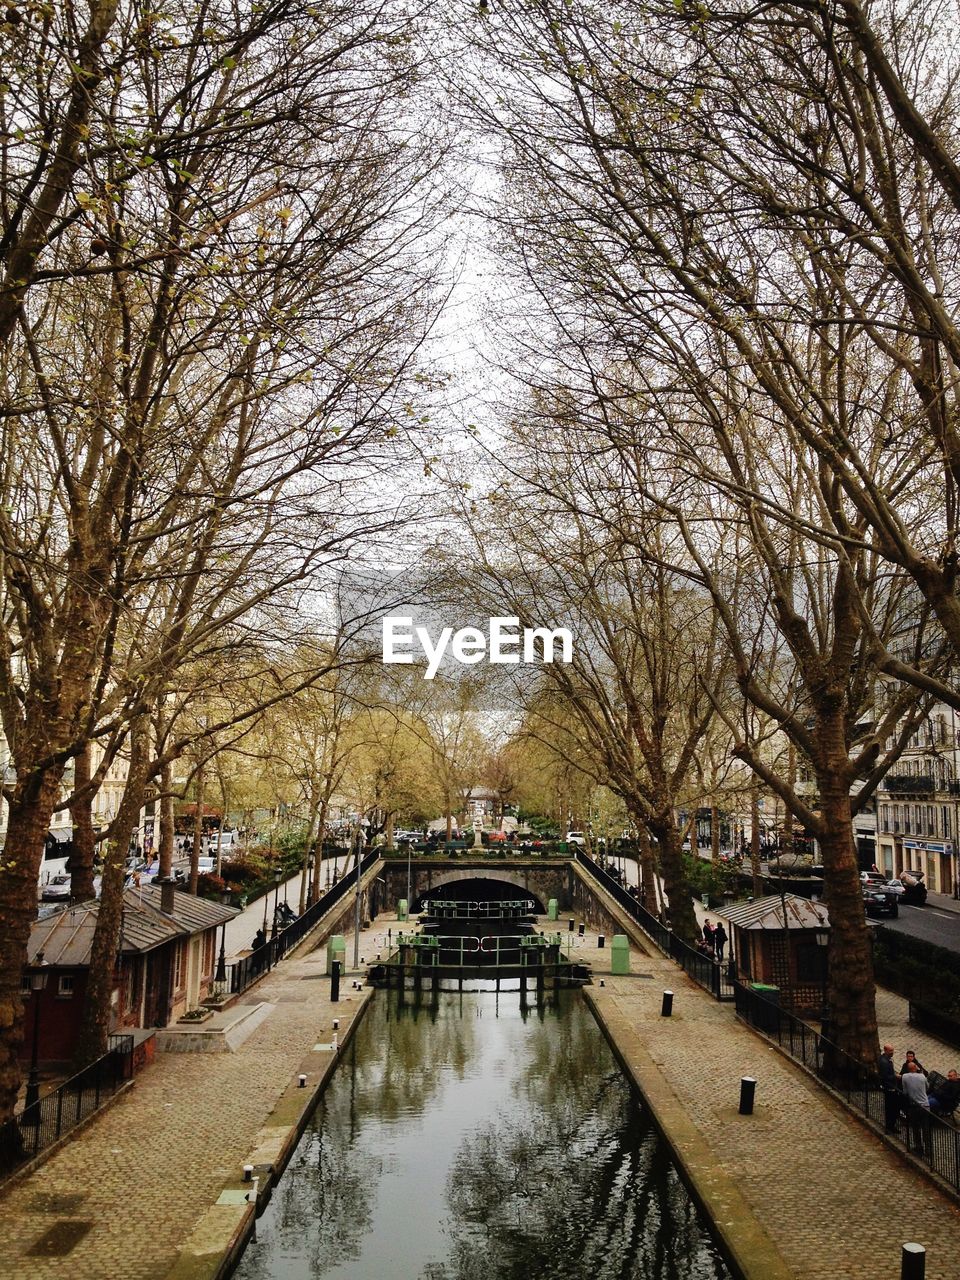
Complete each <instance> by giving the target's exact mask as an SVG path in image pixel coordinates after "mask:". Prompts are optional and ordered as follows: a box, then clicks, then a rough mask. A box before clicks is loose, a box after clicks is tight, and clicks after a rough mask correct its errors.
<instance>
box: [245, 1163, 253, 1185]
mask: <svg viewBox="0 0 960 1280" xmlns="http://www.w3.org/2000/svg"><path fill="white" fill-rule="evenodd" d="M252 1177H253V1165H252V1164H245V1165H244V1166H243V1180H244V1182H249V1181H250V1179H251V1178H252Z"/></svg>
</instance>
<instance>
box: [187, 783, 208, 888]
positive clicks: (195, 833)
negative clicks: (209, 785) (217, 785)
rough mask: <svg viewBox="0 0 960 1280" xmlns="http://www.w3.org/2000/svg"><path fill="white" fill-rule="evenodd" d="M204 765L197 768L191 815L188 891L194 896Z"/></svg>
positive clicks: (200, 831)
mask: <svg viewBox="0 0 960 1280" xmlns="http://www.w3.org/2000/svg"><path fill="white" fill-rule="evenodd" d="M204 773H205V770H204V766H203V765H202V764H201V765H200V766H199V767H198V769H197V787H196V791H197V810H196V813H195V814H194V815H193V848H192V849H191V850H190V886H189V888H190V892H191V893H192V894H193V895H194V896H196V892H197V881H198V880H199V878H200V866H199V861H200V851H201V849H202V848H203V796H204V782H205V781H206V779H205V777H204Z"/></svg>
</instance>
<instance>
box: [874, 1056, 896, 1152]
mask: <svg viewBox="0 0 960 1280" xmlns="http://www.w3.org/2000/svg"><path fill="white" fill-rule="evenodd" d="M877 1067H878V1070H879V1072H880V1088H881V1089H882V1090H883V1127H884V1128H885V1129H886V1131H887V1133H896V1131H897V1120H898V1119H899V1117H900V1077H899V1075H898V1074H897V1072H896V1071H895V1070H894V1069H893V1045H892V1044H885V1045H884V1046H883V1052H882V1053H881V1054H880V1060H879V1062H878V1064H877Z"/></svg>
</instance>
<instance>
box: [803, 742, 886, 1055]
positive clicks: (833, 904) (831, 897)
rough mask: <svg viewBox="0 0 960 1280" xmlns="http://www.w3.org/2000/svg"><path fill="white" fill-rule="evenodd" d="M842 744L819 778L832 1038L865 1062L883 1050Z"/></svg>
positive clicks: (820, 833)
mask: <svg viewBox="0 0 960 1280" xmlns="http://www.w3.org/2000/svg"><path fill="white" fill-rule="evenodd" d="M845 765H846V751H845V749H844V748H843V746H842V744H841V748H840V751H839V753H838V755H837V766H838V767H837V768H836V769H835V770H829V771H828V772H825V773H823V774H822V775H821V776H819V777H818V779H817V781H818V785H819V787H820V813H821V818H822V823H823V825H822V829H821V831H820V832H819V833H818V835H819V839H820V848H821V851H822V853H823V865H824V870H825V873H826V900H827V908H828V910H829V912H830V948H829V952H828V977H827V1005H828V1009H829V1027H828V1032H829V1034H828V1039H830V1040H833V1041H834V1042H835V1043H836V1044H838V1045H839V1047H840V1048H841V1049H843V1050H844V1052H846V1053H849V1054H850V1055H851V1056H852V1057H854V1058H856V1059H857V1060H858V1061H859V1062H862V1063H863V1064H864V1065H866V1066H873V1065H874V1064H875V1063H876V1061H877V1057H878V1055H879V1053H880V1044H879V1039H878V1035H877V1015H876V1005H875V994H876V993H875V986H874V979H873V956H872V953H871V950H870V940H869V936H868V932H867V922H866V917H865V915H864V910H863V893H862V891H861V887H860V872H859V870H858V867H857V857H856V852H855V847H854V837H853V819H852V816H851V813H850V793H849V788H848V787H847V786H846V785H844V781H843V779H845V777H846V770H845V768H844V766H845Z"/></svg>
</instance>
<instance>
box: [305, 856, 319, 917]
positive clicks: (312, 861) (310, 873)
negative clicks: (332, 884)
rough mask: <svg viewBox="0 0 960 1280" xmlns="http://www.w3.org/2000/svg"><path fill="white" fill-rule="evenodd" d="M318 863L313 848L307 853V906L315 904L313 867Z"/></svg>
mask: <svg viewBox="0 0 960 1280" xmlns="http://www.w3.org/2000/svg"><path fill="white" fill-rule="evenodd" d="M316 865H317V859H316V855H315V854H314V852H313V850H312V849H311V850H310V852H309V853H308V854H307V906H308V907H310V906H311V905H312V904H313V868H314V867H315V866H316Z"/></svg>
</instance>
